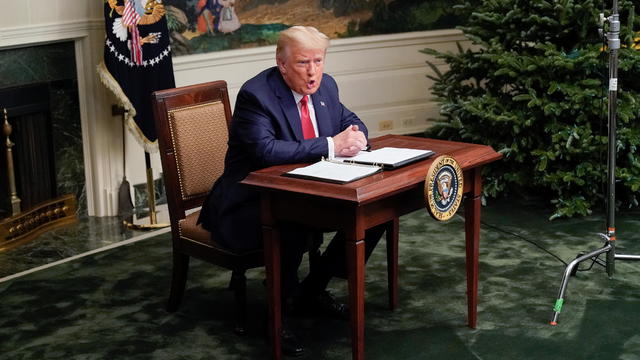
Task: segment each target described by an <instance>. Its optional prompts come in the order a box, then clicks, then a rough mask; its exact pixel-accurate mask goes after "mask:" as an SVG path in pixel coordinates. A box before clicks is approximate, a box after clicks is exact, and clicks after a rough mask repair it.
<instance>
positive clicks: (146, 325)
mask: <svg viewBox="0 0 640 360" xmlns="http://www.w3.org/2000/svg"><path fill="white" fill-rule="evenodd" d="M548 215H549V211H548V210H547V209H543V208H541V206H540V203H537V202H534V201H530V202H527V201H523V200H508V199H507V200H502V201H499V202H496V203H492V204H490V205H489V206H487V207H485V208H483V221H484V222H486V224H487V225H483V227H482V235H481V236H482V237H481V246H480V248H481V253H480V292H479V293H480V304H479V309H478V310H479V316H478V328H477V329H475V330H473V329H469V328H467V327H466V295H465V292H466V282H465V270H464V269H465V268H464V229H463V220H462V219H461V218H454V219H453V220H451V221H449V222H447V223H437V222H435V221H434V220H432V219H431V218H429V217H428V215H427V214H426V211H424V212H416V213H413V214H411V215H408V216H405V217H403V218H401V224H400V259H399V260H400V307H399V309H397V310H396V311H394V312H391V311H389V310H387V289H386V266H385V247H384V244H381V246H379V247H378V248H377V249H376V251H375V252H374V255H373V256H372V258H371V261H370V262H369V264H368V265H367V272H366V352H367V359H434V360H437V359H446V360H457V359H509V360H511V359H622V360H632V359H640V332H639V331H638V328H639V326H640V312H638V308H639V306H640V263H633V262H622V261H618V262H616V265H617V273H616V275H615V276H614V278H613V279H611V280H610V279H608V278H607V276H606V273H605V272H604V270H603V269H602V268H601V267H599V266H597V265H596V266H594V268H593V269H592V270H591V271H587V272H579V273H578V275H577V276H576V277H573V278H571V281H570V282H569V288H568V291H567V296H566V302H565V306H564V308H563V313H562V314H561V315H560V319H559V325H558V326H556V327H552V326H550V325H548V321H549V319H550V316H551V309H552V306H553V303H554V301H555V297H556V295H557V291H558V286H559V283H560V278H561V275H562V272H563V270H564V265H563V264H562V263H561V262H560V261H559V260H558V259H556V258H554V257H553V256H552V255H550V254H548V253H546V252H544V251H542V250H540V249H539V248H538V247H536V246H534V245H533V244H531V243H530V242H527V241H525V240H524V239H522V238H520V237H518V236H515V235H513V234H508V233H506V232H504V231H500V230H497V229H495V228H493V227H492V226H498V227H499V228H501V229H503V230H506V231H508V232H513V233H517V234H518V235H520V236H522V237H524V238H525V239H527V240H530V241H535V242H536V243H538V244H540V245H541V246H542V247H544V248H546V249H548V250H549V251H550V252H552V253H553V254H555V255H557V256H559V257H560V258H561V259H563V260H564V261H570V260H572V259H573V258H574V257H575V256H576V254H577V253H578V252H579V251H583V250H594V249H597V248H598V247H600V246H601V243H600V240H599V239H598V237H597V235H596V233H597V232H600V231H602V230H603V228H604V226H605V224H604V220H603V218H602V217H601V216H595V215H594V216H590V217H587V218H582V219H569V220H556V221H553V222H549V221H547V217H548ZM489 225H492V226H489ZM617 227H618V239H619V245H618V251H619V252H622V253H631V254H634V253H635V254H638V253H640V232H639V231H638V230H640V218H639V217H638V214H626V215H623V216H619V217H618V219H617ZM170 254H171V246H170V240H169V235H168V234H167V235H161V236H158V237H155V238H150V239H147V240H143V241H140V242H138V243H135V244H132V245H128V246H123V247H120V248H116V249H112V250H109V251H106V252H103V253H99V254H96V255H92V256H89V257H85V258H82V259H79V260H76V261H72V262H69V263H66V264H62V265H58V266H56V267H53V268H49V269H47V270H43V271H39V272H36V273H33V274H30V275H27V276H24V277H21V278H18V279H15V280H11V281H7V282H4V283H0V339H1V340H0V359H38V360H40V359H224V360H226V359H266V358H267V355H266V354H267V353H268V349H267V345H266V340H265V337H264V333H265V322H266V314H265V289H264V287H263V285H262V279H263V278H264V273H263V271H262V270H253V271H251V272H250V273H249V274H248V275H249V281H248V287H249V288H248V294H249V298H250V299H249V306H248V313H249V317H250V319H253V321H252V322H251V323H250V326H249V328H248V334H247V335H246V336H244V337H238V336H236V335H235V334H234V333H233V331H232V327H233V312H232V311H231V310H232V294H231V293H230V292H228V291H225V290H224V289H225V287H226V285H227V281H228V278H229V273H228V272H226V271H222V270H220V269H219V268H216V267H213V266H211V265H208V264H206V263H203V262H200V261H198V260H192V264H191V272H190V276H189V282H188V289H187V291H186V294H185V298H184V301H183V304H182V307H181V308H180V310H179V311H178V312H177V313H174V314H170V313H167V312H165V310H164V306H165V302H166V299H167V295H168V289H169V284H170V273H171V261H170V259H171V256H170ZM585 266H588V264H584V265H582V266H581V267H585ZM301 271H302V272H304V271H306V269H301ZM331 288H332V290H333V292H334V293H335V294H336V295H337V296H338V297H339V298H341V299H342V300H346V299H345V295H346V284H345V282H344V281H342V280H335V281H334V282H332V283H331ZM292 327H293V328H294V329H295V330H296V331H297V333H298V335H299V337H300V338H301V340H302V341H303V342H304V344H305V346H306V350H307V351H306V354H305V356H303V357H302V359H331V360H334V359H335V360H338V359H339V360H343V359H348V358H350V354H351V347H350V342H349V338H348V334H349V328H348V323H346V322H342V321H338V320H327V319H315V318H300V319H295V320H294V321H293V324H292Z"/></svg>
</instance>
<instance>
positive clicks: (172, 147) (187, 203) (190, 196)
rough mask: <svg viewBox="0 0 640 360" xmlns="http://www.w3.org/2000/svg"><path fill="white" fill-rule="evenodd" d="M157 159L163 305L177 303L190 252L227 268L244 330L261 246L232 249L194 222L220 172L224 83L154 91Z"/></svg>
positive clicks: (226, 115) (227, 115)
mask: <svg viewBox="0 0 640 360" xmlns="http://www.w3.org/2000/svg"><path fill="white" fill-rule="evenodd" d="M153 110H154V115H155V122H156V129H157V133H158V143H159V147H160V158H161V160H162V168H163V172H164V178H165V182H166V184H165V186H166V192H167V202H168V206H169V216H170V219H171V234H172V240H173V278H172V282H171V293H170V297H169V302H168V305H167V310H168V311H170V312H173V311H176V310H177V309H178V307H179V306H180V302H181V300H182V297H183V294H184V289H185V286H186V281H187V273H188V270H189V259H190V257H192V256H193V257H196V258H199V259H202V260H204V261H207V262H210V263H213V264H215V265H218V266H221V267H223V268H225V269H228V270H231V271H232V275H231V281H230V283H229V288H230V289H231V290H233V291H234V296H235V318H236V319H235V331H236V333H239V334H242V333H244V331H245V321H246V315H245V307H246V277H245V271H246V270H248V269H251V268H256V267H260V266H263V264H264V258H263V253H262V251H252V252H247V253H236V252H233V251H229V250H228V249H225V248H223V247H221V246H219V245H218V244H217V243H216V242H215V240H212V238H211V233H209V232H208V231H207V230H205V229H203V228H202V227H201V226H200V225H196V221H197V219H198V215H199V214H200V211H199V210H198V211H195V212H191V211H192V210H193V209H196V208H198V207H200V206H202V203H203V201H204V199H205V197H206V195H207V194H208V192H209V190H210V189H211V185H212V184H213V183H214V181H215V180H216V179H217V178H218V177H219V176H220V175H222V172H223V170H224V157H225V154H226V151H227V140H228V130H227V128H228V125H229V123H230V121H231V107H230V105H229V95H228V93H227V84H226V82H224V81H214V82H209V83H204V84H198V85H192V86H185V87H180V88H175V89H167V90H162V91H157V92H154V93H153Z"/></svg>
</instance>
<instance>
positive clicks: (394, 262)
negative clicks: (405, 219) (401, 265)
mask: <svg viewBox="0 0 640 360" xmlns="http://www.w3.org/2000/svg"><path fill="white" fill-rule="evenodd" d="M399 229H400V220H399V219H398V218H397V217H396V218H394V219H393V220H392V221H389V222H388V223H387V229H386V234H387V237H386V240H387V283H388V287H389V309H390V310H395V309H396V308H397V307H398V231H399Z"/></svg>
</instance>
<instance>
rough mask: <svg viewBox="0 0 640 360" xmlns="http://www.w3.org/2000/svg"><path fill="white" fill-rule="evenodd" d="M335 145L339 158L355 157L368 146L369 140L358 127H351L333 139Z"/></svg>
mask: <svg viewBox="0 0 640 360" xmlns="http://www.w3.org/2000/svg"><path fill="white" fill-rule="evenodd" d="M333 145H334V151H335V153H336V155H337V156H354V155H356V154H357V153H358V152H360V150H362V149H364V148H365V147H366V146H367V138H366V137H365V136H364V133H363V132H362V131H360V130H358V125H351V126H350V127H348V128H346V129H345V130H343V131H342V132H341V133H339V134H338V135H336V136H334V137H333Z"/></svg>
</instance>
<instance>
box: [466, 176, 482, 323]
mask: <svg viewBox="0 0 640 360" xmlns="http://www.w3.org/2000/svg"><path fill="white" fill-rule="evenodd" d="M470 179H471V181H473V185H472V190H471V192H470V193H469V194H468V195H467V198H466V199H465V203H464V218H465V222H464V228H465V240H466V249H467V251H466V252H467V258H466V264H467V306H468V321H469V327H470V328H474V329H475V327H476V323H477V319H478V253H479V251H480V205H481V203H480V196H481V192H482V178H481V176H480V168H476V169H474V170H473V175H472V176H470Z"/></svg>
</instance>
